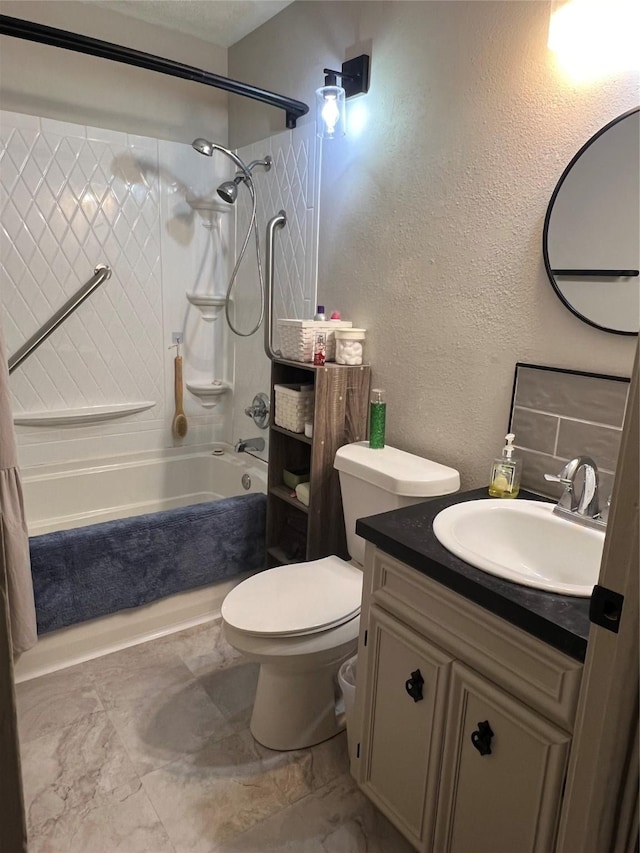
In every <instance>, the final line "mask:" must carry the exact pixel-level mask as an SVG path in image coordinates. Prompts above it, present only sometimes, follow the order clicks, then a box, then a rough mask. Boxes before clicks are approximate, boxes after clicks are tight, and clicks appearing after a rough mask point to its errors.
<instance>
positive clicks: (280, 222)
mask: <svg viewBox="0 0 640 853" xmlns="http://www.w3.org/2000/svg"><path fill="white" fill-rule="evenodd" d="M286 222H287V214H286V213H285V212H284V210H281V211H280V212H279V213H276V215H275V216H272V217H271V219H270V220H269V221H268V222H267V241H266V242H267V247H266V250H265V267H266V270H267V281H266V287H265V289H264V351H265V353H266V354H267V358H269V359H271V361H273V360H274V359H275V358H279V357H280V353H279V352H274V351H273V346H272V328H271V324H272V322H273V320H272V317H273V238H274V234H275V230H276V228H283V227H284V226H285V224H286Z"/></svg>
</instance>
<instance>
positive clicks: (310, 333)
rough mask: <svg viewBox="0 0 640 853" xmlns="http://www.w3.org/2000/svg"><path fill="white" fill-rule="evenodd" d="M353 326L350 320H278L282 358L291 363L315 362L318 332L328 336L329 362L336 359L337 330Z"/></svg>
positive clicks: (327, 351)
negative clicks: (314, 347)
mask: <svg viewBox="0 0 640 853" xmlns="http://www.w3.org/2000/svg"><path fill="white" fill-rule="evenodd" d="M352 325H353V324H352V323H351V322H350V321H349V320H326V321H321V320H278V332H279V334H280V349H281V351H282V357H283V358H287V359H289V361H307V362H311V361H313V344H314V342H315V336H316V332H325V333H326V335H327V343H326V355H325V358H326V360H327V361H333V360H334V359H335V357H336V341H335V337H334V334H333V333H334V332H335V330H336V329H350V328H351V326H352Z"/></svg>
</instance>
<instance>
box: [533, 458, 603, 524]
mask: <svg viewBox="0 0 640 853" xmlns="http://www.w3.org/2000/svg"><path fill="white" fill-rule="evenodd" d="M580 471H582V472H583V483H582V491H581V492H580V494H579V495H578V494H577V491H576V478H577V476H578V474H579V473H580ZM544 478H545V480H547V481H548V482H550V483H561V484H562V485H563V486H564V492H563V493H562V497H561V498H560V500H559V501H558V503H557V505H556V506H555V507H554V510H553V511H554V513H555V514H556V515H559V516H562V517H563V518H568V519H569V520H571V521H575V522H577V523H578V524H584V525H585V526H586V527H598V528H602V527H605V526H606V519H605V518H604V517H603V514H602V513H601V512H600V495H599V478H598V466H597V465H596V463H595V462H594V460H593V459H592V458H591V457H590V456H576V457H575V459H571V460H569V462H567V464H566V465H565V466H564V468H563V469H562V470H561V471H560V473H559V474H545V475H544Z"/></svg>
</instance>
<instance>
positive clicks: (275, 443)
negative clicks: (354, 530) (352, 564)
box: [267, 360, 370, 565]
mask: <svg viewBox="0 0 640 853" xmlns="http://www.w3.org/2000/svg"><path fill="white" fill-rule="evenodd" d="M297 383H304V384H309V383H313V386H314V395H315V403H314V414H313V437H312V438H307V437H306V436H305V435H304V434H303V433H294V432H290V431H289V430H287V429H283V428H282V427H279V426H276V425H275V422H274V423H273V424H272V425H271V427H270V438H269V488H268V499H267V554H268V557H269V565H279V564H283V563H293V562H298V561H301V560H317V559H319V558H320V557H326V556H328V555H329V554H336V555H337V556H339V557H343V558H345V559H347V558H348V553H347V545H346V538H345V531H344V520H343V516H342V499H341V496H340V483H339V478H338V472H337V471H336V470H335V469H334V467H333V460H334V457H335V455H336V451H337V450H338V448H339V447H342V445H343V444H349V443H350V442H353V441H363V440H364V439H366V437H367V425H368V424H367V422H368V410H369V384H370V367H369V365H366V364H363V365H357V366H347V365H342V364H326V365H324V366H322V367H316V366H314V365H312V364H301V363H299V362H293V361H284V360H276V361H274V362H273V363H272V366H271V400H272V405H273V406H274V415H273V418H274V420H275V394H274V390H273V386H274V385H279V384H297ZM301 468H308V470H309V506H308V507H306V506H304V505H303V504H302V503H300V501H299V500H298V499H297V498H296V497H295V495H294V494H293V492H292V490H291V489H289V488H288V487H287V486H286V485H285V484H284V482H283V479H282V472H283V470H284V469H289V470H291V469H301Z"/></svg>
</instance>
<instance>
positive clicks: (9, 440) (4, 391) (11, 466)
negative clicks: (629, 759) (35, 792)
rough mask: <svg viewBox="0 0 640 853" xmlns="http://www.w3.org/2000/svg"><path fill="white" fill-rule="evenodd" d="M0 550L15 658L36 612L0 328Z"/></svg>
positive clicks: (30, 635) (30, 640)
mask: <svg viewBox="0 0 640 853" xmlns="http://www.w3.org/2000/svg"><path fill="white" fill-rule="evenodd" d="M0 548H1V549H2V552H3V555H4V564H5V570H6V575H7V578H6V581H7V593H8V601H9V625H10V628H11V643H12V646H13V654H14V657H15V656H17V655H19V654H20V653H21V652H25V651H26V650H27V649H30V648H31V646H34V645H35V643H36V641H37V639H38V635H37V629H36V610H35V605H34V601H33V582H32V580H31V562H30V560H29V535H28V533H27V525H26V522H25V518H24V503H23V500H22V486H21V485H20V474H19V472H18V453H17V449H16V438H15V433H14V429H13V417H12V414H11V403H10V399H9V368H8V366H7V359H6V354H5V350H4V340H3V336H2V326H1V325H0Z"/></svg>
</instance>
